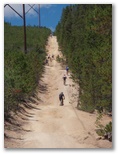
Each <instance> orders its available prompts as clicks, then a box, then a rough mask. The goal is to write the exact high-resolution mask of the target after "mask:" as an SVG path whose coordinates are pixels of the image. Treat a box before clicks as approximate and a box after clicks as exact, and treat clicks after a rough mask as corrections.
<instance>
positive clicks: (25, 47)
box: [23, 4, 27, 53]
mask: <svg viewBox="0 0 118 154" xmlns="http://www.w3.org/2000/svg"><path fill="white" fill-rule="evenodd" d="M23 25H24V52H25V53H27V46H26V21H25V4H23Z"/></svg>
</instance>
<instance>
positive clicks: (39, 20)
mask: <svg viewBox="0 0 118 154" xmlns="http://www.w3.org/2000/svg"><path fill="white" fill-rule="evenodd" d="M40 25H41V23H40V4H39V27H40Z"/></svg>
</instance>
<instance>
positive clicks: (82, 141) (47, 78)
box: [5, 36, 112, 148]
mask: <svg viewBox="0 0 118 154" xmlns="http://www.w3.org/2000/svg"><path fill="white" fill-rule="evenodd" d="M46 48H47V50H48V53H49V54H50V55H52V54H54V59H53V60H52V61H50V62H49V66H48V65H46V66H45V72H44V74H43V76H42V78H41V81H40V82H39V88H38V90H37V94H38V96H37V98H38V99H36V98H35V100H36V101H37V104H34V105H33V106H32V107H29V108H26V109H25V114H20V113H19V115H18V116H17V117H16V118H17V120H18V123H19V124H21V125H22V129H21V130H17V129H16V130H12V131H11V130H6V131H5V132H6V134H9V136H10V137H9V138H7V139H5V147H6V148H110V147H111V146H112V143H111V142H109V141H106V140H97V134H96V133H95V120H96V115H95V114H90V113H86V112H82V111H79V110H77V109H76V106H77V97H78V86H77V85H76V84H75V83H74V82H73V81H72V79H71V75H70V74H69V75H68V77H67V83H66V85H65V86H64V85H63V80H62V77H63V74H64V73H65V68H62V66H61V65H60V63H58V62H57V61H56V58H55V57H56V56H57V55H61V53H60V51H59V50H58V43H57V40H56V37H55V36H53V37H50V38H49V40H48V45H47V47H46ZM62 91H63V92H64V94H65V98H66V99H65V100H64V106H60V105H59V98H58V95H59V93H60V92H62ZM109 120H110V119H109V117H104V122H105V123H107V122H108V121H109Z"/></svg>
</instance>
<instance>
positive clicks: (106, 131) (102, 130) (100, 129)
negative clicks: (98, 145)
mask: <svg viewBox="0 0 118 154" xmlns="http://www.w3.org/2000/svg"><path fill="white" fill-rule="evenodd" d="M102 116H103V115H102V113H99V114H98V117H97V119H96V122H95V124H96V127H97V129H96V133H97V134H98V135H99V136H102V137H105V138H106V139H108V140H109V141H111V140H112V122H111V121H110V122H109V123H108V124H106V126H103V125H102V124H101V120H102Z"/></svg>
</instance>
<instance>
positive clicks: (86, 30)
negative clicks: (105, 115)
mask: <svg viewBox="0 0 118 154" xmlns="http://www.w3.org/2000/svg"><path fill="white" fill-rule="evenodd" d="M55 34H56V35H57V38H58V42H59V45H60V47H61V49H62V51H63V55H64V56H65V57H66V61H67V62H68V65H69V67H70V69H71V70H72V72H73V74H74V75H75V77H76V78H77V79H79V85H80V88H81V90H82V91H83V93H81V94H80V101H81V102H82V103H81V108H82V109H83V110H86V111H92V110H94V109H95V108H96V107H97V106H101V107H103V108H104V109H105V110H108V111H110V110H112V5H109V4H89V5H87V4H84V5H83V4H80V5H70V6H68V7H66V8H65V9H64V10H63V13H62V17H61V20H60V22H59V23H58V25H57V27H56V31H55Z"/></svg>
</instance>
